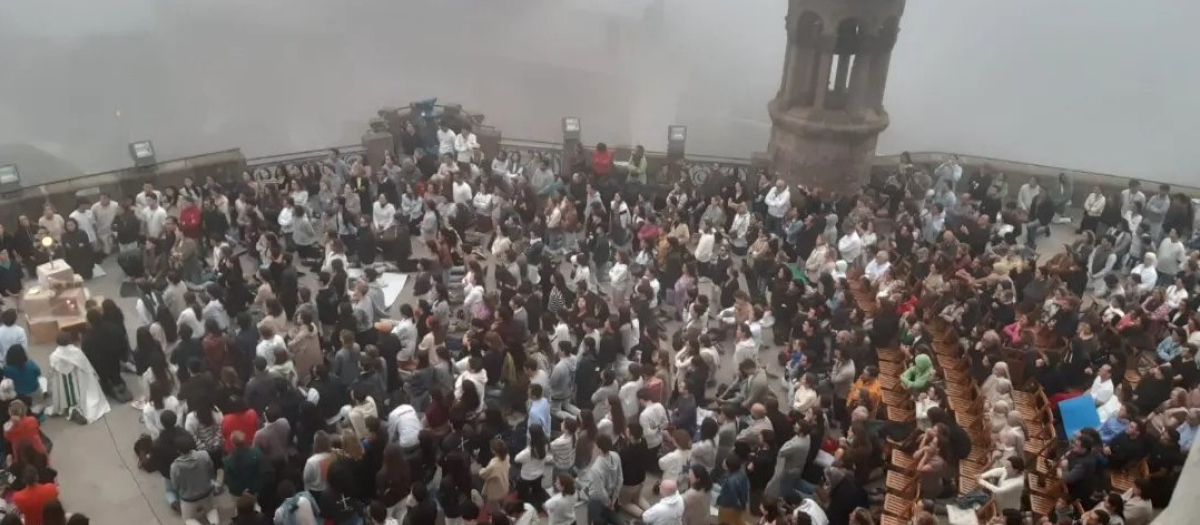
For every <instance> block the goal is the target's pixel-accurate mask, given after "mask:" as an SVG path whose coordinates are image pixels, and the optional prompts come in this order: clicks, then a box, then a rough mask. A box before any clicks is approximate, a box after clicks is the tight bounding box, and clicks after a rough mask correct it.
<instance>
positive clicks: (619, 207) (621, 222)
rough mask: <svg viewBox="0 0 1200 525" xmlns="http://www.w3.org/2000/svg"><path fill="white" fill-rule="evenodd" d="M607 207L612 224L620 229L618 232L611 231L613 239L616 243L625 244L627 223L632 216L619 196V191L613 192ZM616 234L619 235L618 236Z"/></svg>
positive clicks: (627, 206)
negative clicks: (610, 214)
mask: <svg viewBox="0 0 1200 525" xmlns="http://www.w3.org/2000/svg"><path fill="white" fill-rule="evenodd" d="M608 209H609V210H610V211H611V213H612V217H613V220H612V222H613V226H614V227H616V228H618V229H619V230H620V233H618V232H615V231H614V232H613V240H614V241H617V244H625V243H624V241H625V240H627V239H626V237H627V234H628V232H629V223H630V221H631V220H632V218H633V216H632V215H631V214H630V213H629V205H628V204H625V199H622V198H621V194H620V193H614V194H613V200H612V202H611V203H609V208H608ZM618 236H620V237H619V238H618Z"/></svg>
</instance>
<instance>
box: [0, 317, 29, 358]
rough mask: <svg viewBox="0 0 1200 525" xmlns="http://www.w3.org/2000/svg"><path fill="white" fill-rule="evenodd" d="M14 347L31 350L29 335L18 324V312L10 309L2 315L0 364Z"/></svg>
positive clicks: (0, 322)
mask: <svg viewBox="0 0 1200 525" xmlns="http://www.w3.org/2000/svg"><path fill="white" fill-rule="evenodd" d="M13 345H21V348H29V334H27V333H26V332H25V329H24V328H22V327H21V326H20V325H18V324H17V311H16V310H14V309H12V308H9V309H7V310H4V312H2V313H0V362H3V361H4V358H5V356H7V355H8V349H9V348H12V347H13Z"/></svg>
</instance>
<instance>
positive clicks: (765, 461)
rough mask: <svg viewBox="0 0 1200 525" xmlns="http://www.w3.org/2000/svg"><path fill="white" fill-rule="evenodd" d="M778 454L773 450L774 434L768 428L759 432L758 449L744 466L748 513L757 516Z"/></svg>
mask: <svg viewBox="0 0 1200 525" xmlns="http://www.w3.org/2000/svg"><path fill="white" fill-rule="evenodd" d="M778 452H779V451H778V450H777V449H776V448H775V433H774V432H772V431H771V429H769V428H765V429H763V430H762V431H760V432H759V434H758V449H757V450H755V451H754V452H752V453H751V454H750V461H749V463H748V464H747V465H746V470H748V472H747V474H748V476H749V477H750V512H751V513H753V514H758V512H759V511H758V508H759V502H760V501H761V500H762V497H763V490H765V489H766V488H767V482H769V481H771V477H772V476H774V475H775V460H776V459H777V458H776V456H777V455H778Z"/></svg>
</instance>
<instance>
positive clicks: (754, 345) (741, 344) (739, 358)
mask: <svg viewBox="0 0 1200 525" xmlns="http://www.w3.org/2000/svg"><path fill="white" fill-rule="evenodd" d="M736 337H737V338H738V340H737V343H735V344H734V345H733V362H735V363H742V362H745V361H746V360H750V361H758V341H757V340H755V338H754V334H752V333H751V332H750V325H748V324H742V325H738V327H737V335H736Z"/></svg>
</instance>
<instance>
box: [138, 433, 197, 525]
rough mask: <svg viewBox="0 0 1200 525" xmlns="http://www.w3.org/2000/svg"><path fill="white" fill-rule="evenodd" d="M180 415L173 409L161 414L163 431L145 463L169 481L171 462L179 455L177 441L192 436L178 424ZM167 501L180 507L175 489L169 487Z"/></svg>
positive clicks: (172, 505) (172, 506)
mask: <svg viewBox="0 0 1200 525" xmlns="http://www.w3.org/2000/svg"><path fill="white" fill-rule="evenodd" d="M178 417H179V416H178V415H177V414H175V411H173V410H164V411H163V412H162V414H159V423H160V424H162V432H160V433H159V434H158V438H157V439H155V440H154V444H153V446H152V447H151V449H150V457H149V462H148V463H144V464H148V465H150V466H151V467H153V469H154V472H158V473H159V474H161V475H162V477H163V478H164V479H166V480H167V481H168V482H169V481H170V480H171V463H173V462H174V461H175V458H177V457H179V446H178V445H177V444H176V443H177V442H178V441H179V440H180V439H181V438H190V437H191V436H190V434H188V432H187V431H186V430H184V429H182V428H179V427H178V426H176V425H177V423H178V422H179V420H178ZM167 502H168V503H170V504H171V508H173V509H174V508H179V497H178V496H176V495H175V493H174V491H173V490H170V489H168V491H167Z"/></svg>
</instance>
